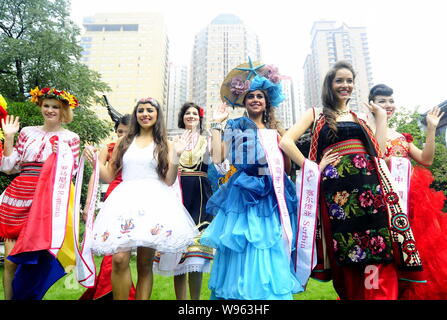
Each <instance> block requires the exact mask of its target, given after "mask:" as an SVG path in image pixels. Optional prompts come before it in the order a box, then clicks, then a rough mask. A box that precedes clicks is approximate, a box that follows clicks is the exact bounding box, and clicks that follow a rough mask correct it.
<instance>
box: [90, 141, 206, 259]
mask: <svg viewBox="0 0 447 320" xmlns="http://www.w3.org/2000/svg"><path fill="white" fill-rule="evenodd" d="M153 153H154V143H151V144H150V145H149V146H147V147H145V148H139V147H138V146H137V145H136V143H135V140H134V141H133V142H132V143H131V145H130V146H129V149H128V150H127V151H126V153H125V154H124V156H123V170H122V177H123V181H122V182H121V183H120V184H119V185H118V186H117V187H116V188H115V189H114V190H113V191H112V192H111V194H110V195H109V197H108V198H107V199H106V201H105V202H104V204H103V206H102V208H101V210H100V212H99V213H98V216H97V217H96V220H95V223H94V228H93V235H94V240H93V252H94V253H95V254H97V255H110V254H114V253H117V252H124V251H130V250H132V249H134V248H137V247H150V248H154V249H156V250H158V251H160V252H166V253H180V252H185V251H186V249H187V247H188V246H189V245H191V244H192V243H193V239H194V237H195V236H196V235H197V234H198V231H197V228H196V226H195V224H194V221H193V220H192V219H191V217H190V215H189V213H188V211H187V210H186V209H185V207H184V206H183V204H182V203H181V201H180V200H179V199H178V198H177V197H176V195H175V193H174V192H173V189H172V188H170V187H169V186H168V185H167V184H166V183H164V182H163V181H161V180H160V178H159V177H158V175H157V171H156V168H157V162H156V160H155V159H154V154H153Z"/></svg>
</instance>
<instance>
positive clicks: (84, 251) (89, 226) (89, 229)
mask: <svg viewBox="0 0 447 320" xmlns="http://www.w3.org/2000/svg"><path fill="white" fill-rule="evenodd" d="M94 155H95V165H94V168H93V173H92V175H93V184H92V185H91V188H90V189H89V194H88V195H87V199H89V198H90V199H91V200H90V204H89V207H88V208H87V210H88V211H87V221H86V222H85V231H84V238H83V241H82V247H81V249H80V248H79V223H80V200H81V191H82V179H83V176H84V163H85V156H84V154H83V155H82V156H81V159H80V163H79V168H78V174H77V176H76V185H75V190H76V193H75V205H74V215H73V226H74V228H73V232H74V237H75V244H76V245H75V247H76V248H75V255H76V279H77V280H78V282H79V283H80V284H81V285H82V286H84V287H86V288H91V287H93V286H94V284H95V277H96V266H95V261H94V259H93V253H92V244H93V220H94V215H95V206H96V196H97V194H98V185H99V164H98V155H97V153H96V152H95V153H94Z"/></svg>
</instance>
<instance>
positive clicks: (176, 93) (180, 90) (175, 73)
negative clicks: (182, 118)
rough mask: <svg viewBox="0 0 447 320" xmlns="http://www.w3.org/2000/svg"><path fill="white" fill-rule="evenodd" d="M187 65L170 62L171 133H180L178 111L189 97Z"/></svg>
mask: <svg viewBox="0 0 447 320" xmlns="http://www.w3.org/2000/svg"><path fill="white" fill-rule="evenodd" d="M187 72H188V70H187V66H185V65H177V64H174V63H172V62H171V63H169V80H168V100H167V108H166V122H167V123H166V125H167V126H166V127H167V129H168V133H169V134H175V133H179V132H180V130H179V128H178V113H179V112H180V109H181V108H182V105H183V104H184V103H185V102H187V97H188V88H187V84H188V74H187Z"/></svg>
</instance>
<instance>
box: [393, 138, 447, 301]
mask: <svg viewBox="0 0 447 320" xmlns="http://www.w3.org/2000/svg"><path fill="white" fill-rule="evenodd" d="M412 141H413V137H412V136H411V134H406V133H403V134H402V136H400V137H398V138H396V139H389V140H388V141H387V150H386V156H387V157H393V156H394V157H407V158H409V157H410V155H409V144H410V143H411V142H412ZM433 180H434V179H433V176H432V174H431V172H430V170H428V169H426V168H423V167H421V166H415V167H413V171H412V175H411V182H410V193H409V204H410V205H409V218H410V223H411V226H412V230H413V233H414V237H415V239H416V243H417V246H418V249H419V252H420V254H421V259H422V265H423V268H424V276H425V277H424V278H425V279H427V283H417V282H408V281H400V284H399V299H401V300H438V299H442V300H445V299H447V213H445V212H443V211H442V208H443V207H444V201H445V196H444V194H443V193H442V192H441V191H435V190H434V189H432V188H430V185H431V184H432V182H433Z"/></svg>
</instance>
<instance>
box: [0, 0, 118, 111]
mask: <svg viewBox="0 0 447 320" xmlns="http://www.w3.org/2000/svg"><path fill="white" fill-rule="evenodd" d="M69 8H70V1H68V0H53V1H50V0H33V1H28V0H0V75H1V77H0V92H2V94H3V95H4V96H6V97H8V98H10V99H12V100H14V101H25V99H26V94H27V92H29V90H31V89H33V88H34V87H36V86H39V87H56V88H58V89H59V90H67V91H69V92H71V93H72V94H74V95H75V96H76V97H77V98H78V100H79V102H80V104H81V105H83V106H90V105H92V104H93V103H98V102H99V101H100V96H99V95H97V94H96V93H97V92H98V93H99V92H104V91H109V90H110V88H109V86H108V85H107V84H106V83H104V82H102V81H101V80H100V74H99V73H97V72H96V71H93V70H90V69H89V68H88V67H87V66H86V65H84V64H82V63H81V62H80V58H81V52H82V47H81V46H80V45H79V44H78V42H79V37H80V29H79V27H78V26H77V25H76V24H75V23H74V22H72V21H71V20H70V18H69Z"/></svg>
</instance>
